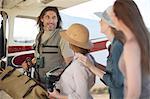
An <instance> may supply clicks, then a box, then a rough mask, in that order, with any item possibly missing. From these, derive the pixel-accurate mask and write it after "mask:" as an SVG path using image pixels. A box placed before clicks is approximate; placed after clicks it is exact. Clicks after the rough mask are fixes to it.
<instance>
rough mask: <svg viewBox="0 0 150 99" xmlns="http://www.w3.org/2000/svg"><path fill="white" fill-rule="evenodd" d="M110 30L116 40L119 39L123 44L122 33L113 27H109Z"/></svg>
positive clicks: (123, 37)
mask: <svg viewBox="0 0 150 99" xmlns="http://www.w3.org/2000/svg"><path fill="white" fill-rule="evenodd" d="M111 31H112V33H113V34H114V37H115V38H116V39H117V40H119V41H120V42H121V43H123V44H124V43H125V35H124V34H123V33H122V31H118V30H116V29H115V28H113V27H111Z"/></svg>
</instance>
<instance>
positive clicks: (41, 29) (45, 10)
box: [37, 6, 62, 32]
mask: <svg viewBox="0 0 150 99" xmlns="http://www.w3.org/2000/svg"><path fill="white" fill-rule="evenodd" d="M47 11H54V12H55V13H56V15H57V18H58V22H57V26H56V29H57V28H62V26H61V25H62V20H61V17H60V14H59V11H58V9H57V7H52V6H48V7H46V8H44V9H43V10H42V12H41V14H40V15H39V17H38V20H37V25H38V26H39V29H40V32H43V31H44V30H43V27H44V26H43V22H42V21H41V18H43V16H44V15H45V14H46V12H47Z"/></svg>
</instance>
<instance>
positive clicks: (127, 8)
mask: <svg viewBox="0 0 150 99" xmlns="http://www.w3.org/2000/svg"><path fill="white" fill-rule="evenodd" d="M113 10H114V13H115V16H116V17H117V18H118V20H122V21H123V23H124V24H125V25H126V26H127V27H128V28H129V29H130V30H131V31H132V33H133V34H134V36H135V37H136V40H137V42H138V44H139V46H140V50H141V66H142V71H143V73H150V34H149V32H148V29H147V28H146V26H145V24H144V21H143V18H142V16H141V13H140V11H139V9H138V7H137V5H136V4H135V2H134V1H133V0H116V1H115V3H114V6H113Z"/></svg>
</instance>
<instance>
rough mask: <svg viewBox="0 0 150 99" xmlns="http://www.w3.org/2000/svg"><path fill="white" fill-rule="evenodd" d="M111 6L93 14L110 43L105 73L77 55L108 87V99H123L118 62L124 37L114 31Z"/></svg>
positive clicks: (80, 55) (85, 58) (122, 80)
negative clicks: (99, 19)
mask: <svg viewBox="0 0 150 99" xmlns="http://www.w3.org/2000/svg"><path fill="white" fill-rule="evenodd" d="M111 11H112V6H110V7H108V8H107V9H106V10H105V11H104V12H96V13H95V14H96V15H97V16H98V17H100V18H101V21H100V25H101V32H102V33H104V34H105V35H106V37H107V38H108V40H109V41H111V42H112V43H111V47H110V46H109V56H108V57H107V66H106V71H102V70H101V69H99V68H97V67H95V66H94V64H93V63H92V62H91V61H90V60H89V59H88V58H87V57H86V56H84V55H82V54H78V59H79V61H80V62H82V63H83V64H85V66H86V67H88V68H89V69H90V70H91V71H92V72H93V73H94V74H96V75H98V76H99V77H100V78H101V80H102V81H103V82H104V83H105V84H106V85H107V86H108V87H109V94H110V99H123V82H124V78H123V75H122V73H121V71H120V70H119V66H118V61H119V58H120V55H121V53H122V50H123V42H124V36H123V34H122V33H121V32H119V31H117V30H116V29H115V25H114V24H113V22H112V20H111V18H110V15H109V14H110V13H111Z"/></svg>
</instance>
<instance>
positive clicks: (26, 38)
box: [13, 17, 38, 43]
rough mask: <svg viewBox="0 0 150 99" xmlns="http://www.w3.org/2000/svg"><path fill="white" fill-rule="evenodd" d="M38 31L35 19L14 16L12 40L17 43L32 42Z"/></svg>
mask: <svg viewBox="0 0 150 99" xmlns="http://www.w3.org/2000/svg"><path fill="white" fill-rule="evenodd" d="M37 33H38V28H37V25H36V20H34V19H29V18H21V17H16V18H15V21H14V35H13V38H14V41H15V42H19V43H34V40H35V37H36V35H37Z"/></svg>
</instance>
